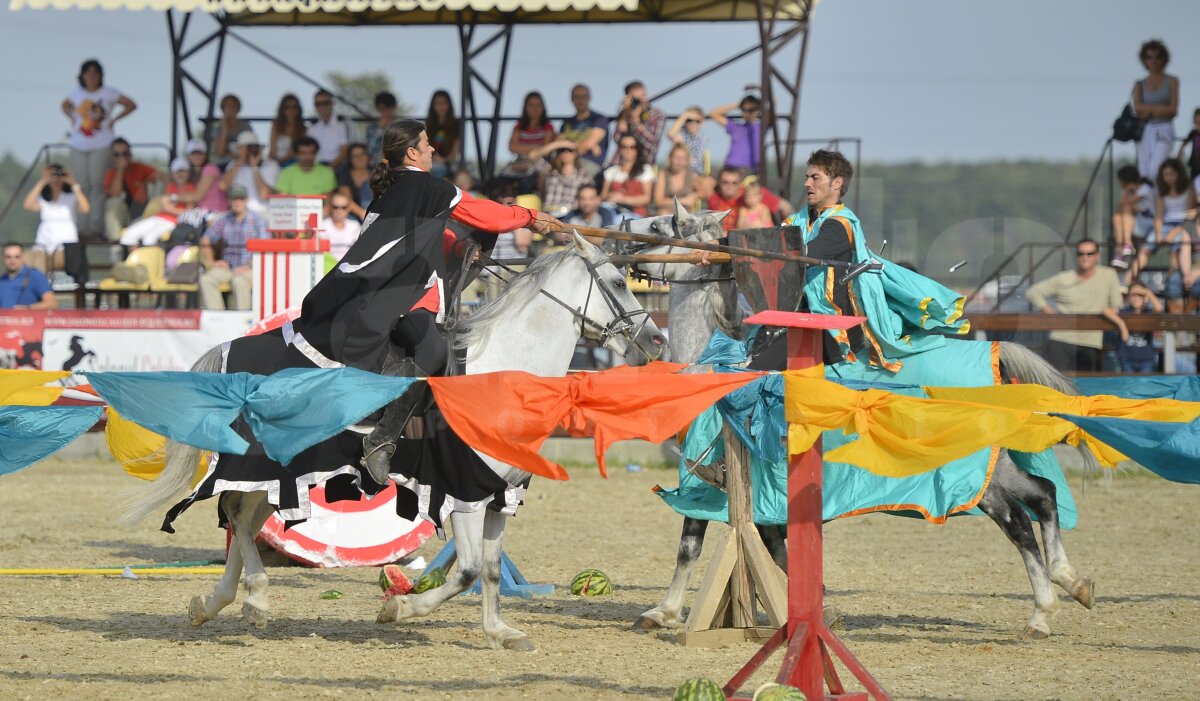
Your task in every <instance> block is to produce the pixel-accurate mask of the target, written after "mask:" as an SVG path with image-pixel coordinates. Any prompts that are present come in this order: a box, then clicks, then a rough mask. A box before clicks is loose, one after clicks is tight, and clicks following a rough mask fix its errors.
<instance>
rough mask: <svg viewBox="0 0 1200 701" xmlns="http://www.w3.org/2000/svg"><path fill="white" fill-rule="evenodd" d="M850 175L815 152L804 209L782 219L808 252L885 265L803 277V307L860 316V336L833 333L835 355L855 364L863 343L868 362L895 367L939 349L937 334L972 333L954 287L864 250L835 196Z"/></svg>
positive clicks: (841, 162)
mask: <svg viewBox="0 0 1200 701" xmlns="http://www.w3.org/2000/svg"><path fill="white" fill-rule="evenodd" d="M852 173H853V170H852V169H851V167H850V164H849V162H848V161H846V159H845V157H844V156H842V154H840V153H837V152H834V151H816V152H814V153H813V155H812V157H811V158H810V159H809V170H808V176H807V178H806V179H805V188H806V190H807V191H808V193H807V194H808V201H809V206H808V207H803V208H801V209H800V211H798V212H796V213H795V214H793V215H792V216H791V217H788V219H787V221H786V222H785V223H786V224H788V225H790V226H797V227H800V230H801V232H802V234H803V242H804V245H805V247H806V249H808V255H815V256H816V257H822V258H829V259H834V260H837V259H840V258H845V257H848V258H849V262H851V263H865V262H868V261H871V260H877V261H879V262H881V263H883V264H884V265H883V270H882V272H881V273H879V274H876V273H873V272H867V273H863V274H861V275H859V276H858V277H856V278H854V279H853V280H852V281H850V283H848V284H842V283H841V281H840V280H839V278H840V277H841V276H842V275H843V274H844V271H843V270H841V269H838V268H833V267H817V266H813V267H810V268H809V269H808V271H807V275H806V278H805V282H804V297H805V299H806V301H807V303H808V309H809V311H812V312H815V313H818V314H850V315H854V316H864V317H866V318H867V322H866V324H865V328H863V329H862V331H861V335H862V337H863V338H862V339H861V340H860V339H858V338H857V336H858V334H859V332H857V331H850V332H847V331H833V332H831V333H832V334H833V337H834V340H835V341H836V342H837V345H838V348H839V350H840V351H841V355H842V356H843V357H844V358H845V359H846V360H849V361H852V362H853V361H855V360H856V352H855V351H860V350H862V349H863V348H865V349H866V350H867V352H868V354H869V356H870V357H869V358H868V360H869V362H870V364H871V365H872V366H878V367H883V368H886V369H888V370H890V371H892V372H896V371H898V370H899V369H900V368H901V367H902V365H903V358H904V357H905V356H908V355H913V354H916V353H922V352H924V351H927V350H930V349H933V348H937V347H940V346H942V345H943V344H945V342H946V339H945V336H943V334H945V333H952V334H965V333H967V332H968V331H970V324H969V323H967V322H966V320H965V319H963V317H962V311H963V298H962V296H961V295H959V294H958V293H957V292H955V291H953V290H951V289H948V288H946V287H945V286H943V285H941V284H939V283H937V282H935V281H933V280H930V279H929V278H927V277H925V276H923V275H920V274H918V273H915V272H912V271H910V270H908V269H906V268H903V267H901V266H899V265H896V264H894V263H890V262H888V261H886V260H884V259H882V258H880V257H879V256H877V255H876V254H874V253H873V252H872V251H871V250H870V248H868V247H867V238H866V235H865V234H864V233H863V230H862V225H861V224H860V223H859V221H858V217H857V216H855V215H854V212H852V211H850V209H849V208H848V207H846V205H844V204H842V203H841V202H840V201H839V200H840V199H841V196H842V195H844V194H845V192H846V189H847V187H848V186H849V183H850V177H851V175H852ZM847 238H848V239H849V241H848V248H849V250H848V251H846V250H845V249H846V248H847V241H846V239H847ZM838 253H841V255H837V254H838ZM847 253H848V254H849V255H848V256H847V255H846V254H847Z"/></svg>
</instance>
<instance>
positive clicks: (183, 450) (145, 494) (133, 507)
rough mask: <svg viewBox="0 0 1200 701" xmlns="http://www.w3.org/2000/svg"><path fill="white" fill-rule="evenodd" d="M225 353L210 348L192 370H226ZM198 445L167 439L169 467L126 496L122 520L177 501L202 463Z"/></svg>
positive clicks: (137, 518)
mask: <svg viewBox="0 0 1200 701" xmlns="http://www.w3.org/2000/svg"><path fill="white" fill-rule="evenodd" d="M222 358H223V353H222V350H221V347H220V346H217V347H216V348H213V349H211V350H209V351H208V352H207V353H205V354H204V355H202V356H200V359H199V360H197V361H196V364H195V365H193V366H192V372H223V368H222V365H223V364H224V363H223V360H222ZM200 453H201V450H200V449H199V448H193V447H192V446H190V445H184V444H183V443H177V442H175V441H173V440H171V439H169V438H168V439H167V445H166V454H167V461H166V467H164V468H163V471H162V473H161V474H159V476H158V478H157V479H155V480H154V481H153V482H151V483H150V484H149V485H147V486H146V487H143V488H140V489H137V490H134V491H132V492H131V493H129V494H127V495H126V499H125V502H124V504H123V506H124V513H123V514H122V516H121V521H122V522H123V523H125V524H126V525H129V526H133V525H135V524H137V523H138V522H140V521H141V520H142V519H144V518H146V517H147V516H149V515H150V514H152V513H156V512H158V511H161V510H162V508H163V507H164V506H166V505H167V504H168V503H170V502H172V501H175V500H177V499H178V498H179V497H180V496H181V495H182V494H183V493H184V492H186V491H187V490H188V489H189V488H190V487H191V486H192V478H193V477H194V476H195V474H196V465H197V464H199V462H200Z"/></svg>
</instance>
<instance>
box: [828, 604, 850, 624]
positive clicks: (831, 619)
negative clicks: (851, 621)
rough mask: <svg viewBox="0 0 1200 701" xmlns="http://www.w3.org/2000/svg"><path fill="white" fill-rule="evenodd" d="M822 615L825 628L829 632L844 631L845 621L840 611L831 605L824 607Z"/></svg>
mask: <svg viewBox="0 0 1200 701" xmlns="http://www.w3.org/2000/svg"><path fill="white" fill-rule="evenodd" d="M822 615H823V616H824V618H825V626H826V627H827V628H829V629H830V630H845V629H846V620H845V617H844V616H843V615H842V610H841V609H840V608H838V607H837V606H834V605H833V604H829V605H827V606H826V607H825V609H824V611H823V612H822Z"/></svg>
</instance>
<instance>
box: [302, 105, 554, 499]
mask: <svg viewBox="0 0 1200 701" xmlns="http://www.w3.org/2000/svg"><path fill="white" fill-rule="evenodd" d="M432 166H433V146H432V144H430V143H429V136H428V134H427V133H426V131H425V125H424V124H422V123H421V122H419V121H417V120H414V119H402V120H398V121H396V122H393V123H392V125H391V126H390V127H388V128H387V131H385V132H384V135H383V158H382V159H381V160H380V161H379V163H378V164H377V165H376V166H375V169H374V170H373V171H372V173H371V191H372V192H373V193H374V195H375V199H374V200H373V201H372V202H371V206H370V207H369V208H368V209H367V212H366V214H367V216H366V219H365V223H364V224H363V227H362V232H361V233H360V235H359V238H358V240H357V241H356V242H355V243H354V245H353V246H351V247H350V250H349V251H347V252H346V255H344V256H342V259H341V262H340V263H338V266H337V267H336V268H334V269H333V270H332V271H330V272H329V274H328V275H326V276H325V277H324V278H322V279H321V281H320V282H318V283H317V285H316V287H314V288H313V289H312V291H311V292H309V293H308V295H307V296H305V298H304V304H303V307H302V310H301V314H300V318H298V319H296V320H295V322H293V328H294V330H295V331H297V332H300V334H302V336H303V338H302V339H301V341H300V342H301V343H303V344H304V346H305V347H304V348H300V350H301V352H304V353H305V354H306V355H309V353H310V351H311V353H313V354H319V355H321V356H324V357H325V358H328V359H330V360H333V361H336V362H340V363H344V364H346V365H349V366H352V367H356V368H359V369H362V370H368V371H370V372H377V373H382V374H384V375H391V376H416V375H441V374H444V372H445V370H446V367H447V364H448V350H447V347H446V342H445V340H444V339H443V338H442V334H441V328H440V324H441V323H442V322H443V321H444V319H445V315H446V309H447V307H451V308H452V307H453V305H455V304H457V300H455V299H447V296H449V295H453V293H454V291H453V285H449V284H447V283H446V280H447V279H449V278H450V276H451V275H452V274H457V273H458V272H459V271H460V270H461V269H462V268H461V266H462V261H463V258H464V256H466V255H469V252H470V248H469V246H468V243H469V242H467V241H460V240H459V239H458V238H457V237H456V236H455V235H454V234H453V233H451V232H450V231H448V230H447V229H446V226H447V223H448V222H449V220H451V219H453V220H455V221H457V222H460V223H462V224H465V225H467V226H468V227H469V228H472V229H477V230H480V231H483V232H490V233H497V234H498V233H500V232H504V231H512V230H514V229H517V228H520V227H523V226H526V227H529V228H531V229H533V230H534V231H536V232H539V233H546V232H548V231H549V230H550V228H551V226H552V225H555V224H558V220H556V219H554V218H553V217H550V216H548V215H546V214H543V213H540V212H535V211H534V210H531V209H526V208H525V207H517V206H505V205H500V204H496V203H495V202H488V201H487V200H477V199H475V198H473V197H471V196H470V195H468V194H467V193H465V192H463V191H461V190H459V189H458V188H457V187H455V186H454V185H452V184H451V183H449V182H447V181H445V180H443V179H442V178H438V177H434V176H433V175H431V174H430V172H429V170H430V168H431V167H432ZM494 240H495V239H494V238H493V237H490V236H489V237H487V238H486V239H484V240H482V241H481V242H480V243H482V244H484V245H490V243H492V242H494ZM298 347H299V346H298ZM309 357H310V358H312V357H313V355H309ZM414 388H416V389H414V390H413V391H410V392H409V393H406V394H405V395H403V396H401V397H400V398H399V399H397V400H396V401H394V402H392V403H391V404H389V405H388V407H387V408H386V409H385V410H384V412H383V416H382V418H380V420H379V422H378V423H377V424H376V427H375V429H374V430H373V431H372V433H371V435H369V436H367V437H366V438H365V439H364V440H363V453H364V455H363V465H364V466H365V467H366V468H367V470H368V472H369V473H370V475H371V477H372V479H374V480H376V481H377V482H379V483H380V484H385V483H386V482H387V475H388V469H389V467H390V462H391V456H392V455H393V454H394V453H395V450H396V439H397V437H398V436H399V435H400V430H401V429H402V428H403V426H404V425H405V424H406V423H407V421H408V419H409V417H410V416H411V415H412V414H413V411H414V409H415V408H416V406H417V404H418V402H419V401H420V400H421V398H422V396H423V392H424V390H423V389H422V388H420V387H419V385H414Z"/></svg>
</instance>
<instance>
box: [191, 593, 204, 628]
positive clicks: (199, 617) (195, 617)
mask: <svg viewBox="0 0 1200 701" xmlns="http://www.w3.org/2000/svg"><path fill="white" fill-rule="evenodd" d="M188 618H190V619H191V621H190V622H191V624H192V627H193V628H199V627H200V626H202V625H204V624H205V623H207V622H208V614H207V613H205V611H204V597H203V596H193V597H192V603H190V604H188Z"/></svg>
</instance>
